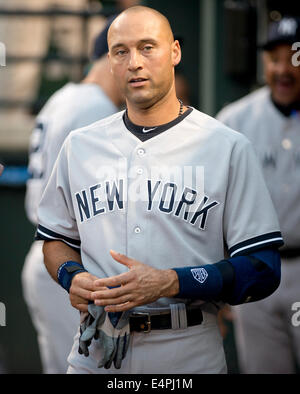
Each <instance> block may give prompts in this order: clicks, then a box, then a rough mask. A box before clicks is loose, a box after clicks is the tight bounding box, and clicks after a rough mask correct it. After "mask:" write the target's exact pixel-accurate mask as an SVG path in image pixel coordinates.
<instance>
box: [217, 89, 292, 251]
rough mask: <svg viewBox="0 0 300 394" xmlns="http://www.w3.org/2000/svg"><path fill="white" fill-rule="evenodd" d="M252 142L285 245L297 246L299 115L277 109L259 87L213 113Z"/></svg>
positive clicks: (289, 246)
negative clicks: (217, 112) (216, 113)
mask: <svg viewBox="0 0 300 394" xmlns="http://www.w3.org/2000/svg"><path fill="white" fill-rule="evenodd" d="M217 118H218V119H219V120H220V121H221V122H223V123H225V124H226V125H227V126H229V127H231V128H232V129H234V130H237V131H239V132H241V133H243V134H244V135H246V137H247V138H248V139H249V140H250V141H251V142H252V143H253V146H254V148H255V150H256V153H257V156H258V158H259V162H260V163H261V165H262V169H263V173H264V177H265V181H266V183H267V186H268V189H269V191H270V194H271V196H272V199H273V203H274V206H275V208H276V211H277V214H278V218H279V223H280V228H281V231H282V234H283V237H284V242H285V247H286V248H299V245H300V230H299V231H295V229H300V204H299V197H300V114H299V113H298V114H297V113H294V114H292V115H291V116H289V117H286V116H284V115H283V114H282V113H281V112H279V111H278V110H277V109H276V107H275V106H274V104H273V103H272V101H271V98H270V89H269V88H268V87H263V88H261V89H258V90H257V91H255V92H253V93H251V94H249V95H247V96H245V97H243V98H242V99H240V100H238V101H237V102H235V103H233V104H230V105H228V106H227V107H226V108H224V109H223V110H222V111H221V112H220V113H219V114H218V116H217Z"/></svg>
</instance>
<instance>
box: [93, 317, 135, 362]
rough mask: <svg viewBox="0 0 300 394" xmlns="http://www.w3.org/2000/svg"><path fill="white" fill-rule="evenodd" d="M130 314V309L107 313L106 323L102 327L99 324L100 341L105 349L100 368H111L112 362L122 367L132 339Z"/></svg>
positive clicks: (103, 349)
mask: <svg viewBox="0 0 300 394" xmlns="http://www.w3.org/2000/svg"><path fill="white" fill-rule="evenodd" d="M129 316H130V311H126V312H122V313H107V314H106V317H105V320H104V323H103V324H102V325H101V327H99V326H98V329H99V339H98V341H99V342H100V346H101V348H102V351H103V357H102V359H101V360H100V362H99V364H98V367H99V368H102V367H104V368H105V369H109V368H110V367H111V365H112V363H114V366H115V368H117V369H120V368H121V365H122V360H123V359H124V358H125V356H126V353H127V350H128V346H129V341H130V327H129Z"/></svg>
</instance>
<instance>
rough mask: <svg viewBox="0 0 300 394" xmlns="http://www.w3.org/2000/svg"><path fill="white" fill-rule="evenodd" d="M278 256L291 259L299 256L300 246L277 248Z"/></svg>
mask: <svg viewBox="0 0 300 394" xmlns="http://www.w3.org/2000/svg"><path fill="white" fill-rule="evenodd" d="M279 253H280V256H281V257H283V258H284V259H292V258H295V257H299V256H300V248H292V249H285V250H284V249H283V250H279Z"/></svg>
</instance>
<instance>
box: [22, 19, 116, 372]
mask: <svg viewBox="0 0 300 394" xmlns="http://www.w3.org/2000/svg"><path fill="white" fill-rule="evenodd" d="M111 21H112V19H110V20H109V21H108V24H110V23H111ZM107 28H108V27H107ZM107 28H106V29H104V30H103V32H101V34H100V35H99V36H98V37H97V39H96V41H95V45H94V53H93V62H92V67H91V69H90V71H89V72H88V74H87V76H86V77H85V78H84V79H83V81H82V82H81V83H78V84H76V83H68V84H67V85H65V86H64V87H63V88H61V89H60V90H59V91H57V92H56V93H55V94H54V95H53V96H52V97H51V98H50V99H49V101H48V102H47V104H46V105H45V106H44V108H43V109H42V110H41V112H40V113H39V115H38V116H37V119H36V128H35V130H34V131H33V133H32V136H31V142H30V153H29V171H30V172H31V174H32V177H31V179H29V180H28V182H27V190H26V198H25V206H26V212H27V216H28V218H29V220H30V221H31V222H32V223H33V224H35V225H36V224H37V207H38V203H39V200H40V198H41V195H42V192H43V190H44V188H45V185H46V183H47V181H48V178H49V175H50V173H51V171H52V169H53V166H54V163H55V160H56V158H57V156H58V153H59V150H60V148H61V146H62V143H63V141H64V139H65V138H66V137H67V135H68V134H69V132H70V131H71V130H72V129H74V128H77V127H81V126H84V125H87V124H89V123H92V122H94V121H96V120H98V119H101V118H103V117H106V116H108V115H111V114H113V113H115V112H117V110H118V107H119V106H120V105H121V104H122V103H123V99H122V95H121V94H120V92H119V89H118V88H117V87H116V85H115V82H114V80H113V79H112V75H111V72H110V68H109V64H108V59H107V51H108V48H107V39H106V36H107ZM22 284H23V293H24V298H25V300H26V303H27V305H28V308H29V312H30V315H31V318H32V321H33V324H34V327H35V329H36V331H37V335H38V344H39V349H40V355H41V361H42V367H43V371H44V373H65V372H66V369H67V356H68V354H69V352H70V349H71V346H72V343H73V336H74V334H75V332H76V329H77V327H78V323H79V313H78V311H76V310H75V309H74V308H72V306H71V305H70V302H69V299H68V296H67V294H66V293H65V291H64V290H63V289H62V288H61V287H60V286H58V285H57V284H56V283H55V282H54V281H53V280H52V278H51V277H50V276H49V274H48V272H47V270H46V268H45V265H44V264H43V253H42V242H39V241H35V242H34V243H33V244H32V246H31V248H30V251H29V253H28V254H27V256H26V260H25V264H24V267H23V271H22Z"/></svg>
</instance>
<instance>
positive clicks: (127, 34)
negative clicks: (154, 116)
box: [108, 13, 181, 109]
mask: <svg viewBox="0 0 300 394" xmlns="http://www.w3.org/2000/svg"><path fill="white" fill-rule="evenodd" d="M108 43H109V58H110V63H111V70H112V73H113V75H114V77H115V79H116V81H117V84H118V86H119V87H120V88H121V90H122V92H123V93H124V95H125V97H126V99H127V101H128V102H130V103H132V104H133V105H135V106H138V107H139V108H143V109H145V108H149V107H151V106H152V105H154V104H155V103H156V102H158V101H159V100H161V99H163V97H165V96H166V95H167V94H168V92H170V91H171V89H172V87H173V86H174V66H175V65H177V64H178V63H179V61H180V55H181V53H180V47H179V44H178V42H177V41H175V42H174V41H173V39H172V37H171V36H170V31H169V30H168V29H167V27H166V26H165V24H164V23H163V22H162V21H161V20H160V19H159V18H157V17H156V16H153V15H151V14H150V15H147V14H145V15H144V17H143V14H142V13H136V14H135V13H133V14H130V15H124V16H123V17H121V18H120V19H119V20H118V21H117V23H116V24H115V25H114V27H113V28H112V30H111V32H110V34H109V38H108Z"/></svg>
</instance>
